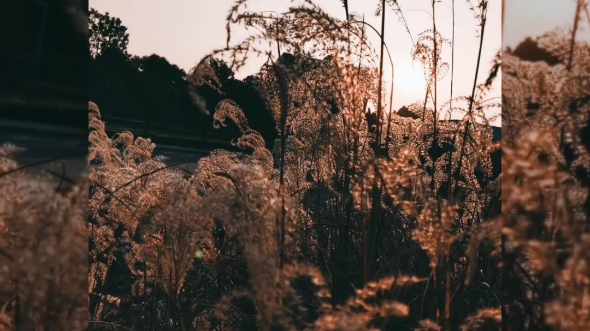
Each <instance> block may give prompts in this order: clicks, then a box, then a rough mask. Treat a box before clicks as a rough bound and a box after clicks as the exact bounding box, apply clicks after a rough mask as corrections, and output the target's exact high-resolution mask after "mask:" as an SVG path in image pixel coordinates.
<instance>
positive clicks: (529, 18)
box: [504, 0, 590, 48]
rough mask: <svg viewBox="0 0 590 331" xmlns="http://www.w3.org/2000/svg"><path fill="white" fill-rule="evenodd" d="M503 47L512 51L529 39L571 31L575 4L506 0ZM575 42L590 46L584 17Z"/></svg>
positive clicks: (572, 1) (572, 0) (571, 0)
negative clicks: (545, 34)
mask: <svg viewBox="0 0 590 331" xmlns="http://www.w3.org/2000/svg"><path fill="white" fill-rule="evenodd" d="M505 10H506V17H505V18H504V20H505V21H504V47H507V46H510V47H513V48H514V46H516V45H518V43H519V42H521V41H522V40H524V39H525V38H526V37H533V38H534V37H538V36H541V35H542V34H544V33H546V32H549V31H551V30H553V29H555V28H565V29H571V27H572V25H573V20H574V15H575V13H576V0H559V1H558V0H506V9H505ZM581 22H582V24H580V30H578V34H577V36H576V38H577V39H578V40H584V41H587V42H590V27H589V26H588V21H587V20H586V17H585V14H582V20H581Z"/></svg>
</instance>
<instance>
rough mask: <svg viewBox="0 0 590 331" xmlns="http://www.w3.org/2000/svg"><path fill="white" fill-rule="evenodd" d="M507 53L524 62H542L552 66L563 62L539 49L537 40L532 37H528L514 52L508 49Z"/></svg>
mask: <svg viewBox="0 0 590 331" xmlns="http://www.w3.org/2000/svg"><path fill="white" fill-rule="evenodd" d="M507 51H508V52H509V53H511V54H512V55H514V56H516V57H518V58H519V59H521V60H523V61H531V62H539V61H542V62H546V63H547V64H549V65H550V66H553V65H556V64H559V63H560V62H561V61H560V60H559V59H558V58H557V57H556V56H554V55H553V54H551V53H549V52H548V51H547V50H545V49H543V48H541V47H539V43H538V42H537V40H534V39H533V38H531V37H527V38H526V39H525V40H523V41H521V42H520V43H519V44H518V45H517V46H516V47H515V48H514V50H511V49H508V50H507Z"/></svg>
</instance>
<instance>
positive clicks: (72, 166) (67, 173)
mask: <svg viewBox="0 0 590 331" xmlns="http://www.w3.org/2000/svg"><path fill="white" fill-rule="evenodd" d="M4 143H12V144H14V145H16V146H18V147H21V148H24V149H25V151H23V152H21V153H18V154H17V155H15V159H16V160H17V161H19V163H20V164H22V165H30V168H31V169H33V170H45V171H50V172H53V173H56V174H59V175H60V176H63V177H65V178H68V179H70V180H73V181H75V180H76V179H78V178H80V177H83V176H86V174H87V161H86V155H87V154H88V143H87V142H86V141H85V139H84V140H82V139H76V138H73V137H71V136H70V137H66V136H64V137H58V136H56V135H36V134H32V133H24V132H23V133H14V132H2V130H1V129H0V145H2V144H4ZM208 154H209V151H206V150H197V149H186V148H176V147H172V146H163V145H161V146H156V149H155V151H154V155H155V156H157V155H160V156H164V157H166V158H168V159H167V160H166V161H165V163H166V164H169V165H170V164H176V163H181V162H183V163H182V164H179V165H176V166H175V167H177V168H181V169H184V170H188V171H191V172H193V171H194V169H195V168H196V167H197V164H198V162H199V159H201V158H202V157H204V156H207V155H208Z"/></svg>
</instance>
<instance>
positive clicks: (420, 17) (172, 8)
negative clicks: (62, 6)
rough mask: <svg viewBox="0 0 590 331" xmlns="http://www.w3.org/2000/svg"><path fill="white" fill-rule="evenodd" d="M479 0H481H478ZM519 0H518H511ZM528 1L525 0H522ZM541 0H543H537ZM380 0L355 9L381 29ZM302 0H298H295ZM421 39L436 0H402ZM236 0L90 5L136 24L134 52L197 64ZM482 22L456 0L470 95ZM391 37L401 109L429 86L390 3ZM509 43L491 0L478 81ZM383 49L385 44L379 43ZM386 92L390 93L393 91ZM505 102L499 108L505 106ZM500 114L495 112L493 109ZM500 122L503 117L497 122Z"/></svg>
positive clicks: (269, 0) (267, 7) (444, 27)
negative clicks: (378, 12) (480, 23)
mask: <svg viewBox="0 0 590 331" xmlns="http://www.w3.org/2000/svg"><path fill="white" fill-rule="evenodd" d="M451 1H452V0H442V1H441V2H439V3H437V5H436V18H437V21H436V24H437V30H438V31H439V32H440V33H441V34H442V36H443V37H445V38H447V39H449V40H451V37H452V9H451V8H452V7H451ZM471 1H472V2H475V0H471ZM512 1H514V2H516V0H510V1H508V2H512ZM519 1H523V0H519ZM531 1H540V0H529V2H531ZM568 1H569V0H568ZM378 2H379V1H378V0H350V1H349V3H350V4H349V6H350V12H351V13H356V14H360V15H363V14H364V16H365V20H366V21H367V22H368V23H370V24H371V25H373V26H374V27H375V28H377V29H380V26H381V19H380V17H377V16H375V10H376V8H377V4H378ZM294 3H295V4H297V3H298V2H297V1H294ZM398 3H399V5H400V7H401V9H402V12H403V15H404V17H405V19H406V22H407V24H408V27H409V30H410V33H411V35H412V38H413V40H414V41H415V40H417V36H418V34H420V33H421V32H423V31H425V30H428V29H431V28H432V16H431V13H432V8H431V1H430V0H398ZM232 4H233V1H231V0H166V1H162V0H91V1H90V6H91V7H92V8H95V9H96V10H98V11H99V12H109V13H110V15H111V16H115V17H118V18H120V19H121V20H122V22H123V25H125V26H127V27H128V32H129V35H130V37H129V47H128V51H129V53H131V54H134V55H151V54H154V53H155V54H158V55H160V56H163V57H166V58H167V59H168V60H169V61H170V62H171V63H174V64H176V65H178V66H179V67H180V68H182V69H184V70H185V71H187V72H188V71H189V70H190V69H191V68H192V67H193V66H194V65H195V64H196V63H198V62H199V60H200V59H201V58H203V57H204V56H205V55H207V54H208V53H209V52H211V51H212V50H214V49H216V48H221V47H224V46H225V41H226V30H225V24H226V21H225V17H226V15H227V13H228V11H229V9H230V7H231V6H232ZM316 4H318V5H319V6H320V7H321V8H322V9H323V10H325V11H326V12H328V13H329V14H331V15H333V16H335V17H337V18H340V19H344V18H345V11H344V8H343V7H342V3H341V2H340V1H339V0H316ZM290 5H292V2H291V1H289V0H251V1H250V2H249V5H248V11H249V12H254V11H276V12H284V11H286V10H287V8H288V7H289V6H290ZM477 24H478V22H477V20H476V19H475V17H474V15H473V12H472V11H470V10H469V7H468V5H467V1H466V0H456V1H455V62H454V63H455V65H454V81H453V84H454V85H453V96H454V97H457V96H461V95H465V96H466V95H470V94H471V90H472V88H473V80H474V74H475V69H476V64H477V54H478V47H479V39H478V37H477V35H478V25H477ZM385 26H386V28H385V36H386V37H385V42H386V44H387V45H388V47H389V50H390V52H391V55H392V58H393V62H394V68H395V70H394V86H395V88H394V96H393V109H394V110H397V109H399V108H401V107H402V106H405V105H409V104H411V103H413V102H417V101H421V100H422V101H423V100H424V94H425V82H424V73H423V71H422V68H421V65H420V64H419V63H414V62H413V61H412V59H411V50H412V47H413V43H412V38H410V35H409V34H408V33H407V31H406V28H405V27H404V26H403V24H402V23H401V21H400V20H399V17H398V16H397V15H396V14H395V13H394V12H393V10H391V8H389V7H388V8H387V10H386V25H385ZM236 30H237V28H236ZM237 31H238V32H237V33H236V34H235V35H234V36H232V41H233V42H234V43H238V42H239V41H241V40H242V39H243V38H245V37H247V36H248V35H249V33H248V31H245V30H237ZM369 33H371V35H370V37H369V40H370V42H371V44H372V45H373V47H377V46H378V45H379V37H378V36H377V35H376V34H374V33H373V32H372V31H371V32H369ZM501 48H502V29H501V0H490V1H489V5H488V22H487V25H486V30H485V34H484V42H483V49H482V55H481V62H480V63H481V64H480V70H479V77H478V83H483V82H484V81H485V79H486V78H487V76H488V72H489V69H490V68H491V63H492V60H493V58H494V56H495V54H496V53H497V52H498V51H499V50H500V49H501ZM377 52H378V49H377ZM442 57H443V60H444V61H447V62H449V65H450V62H451V49H450V47H445V48H443V50H442ZM263 62H264V59H258V60H252V61H251V63H249V64H248V65H247V66H246V67H245V68H244V69H243V70H242V71H241V72H240V73H239V75H238V78H242V77H245V76H246V75H249V74H253V73H256V72H257V71H258V69H259V68H260V66H261V65H262V63H263ZM383 77H384V79H385V80H386V82H385V83H384V86H386V87H389V84H390V81H391V65H390V64H389V61H388V58H387V57H386V60H385V61H384V75H383ZM500 84H501V80H500V79H497V80H496V82H495V83H494V86H493V88H494V90H493V91H492V92H491V93H490V94H489V95H488V96H487V98H489V99H490V98H495V99H492V101H495V102H499V100H500V99H499V96H500V93H501V85H500ZM438 90H439V91H438V100H439V101H438V102H439V107H440V106H441V105H442V104H443V103H445V102H447V101H448V100H449V99H450V72H449V74H448V75H447V76H446V77H445V78H443V79H442V80H441V81H440V82H439V89H438ZM386 100H389V98H387V99H386ZM498 113H499V110H498V111H497V112H495V114H498ZM490 115H493V114H490ZM495 123H496V124H498V123H499V121H496V122H495Z"/></svg>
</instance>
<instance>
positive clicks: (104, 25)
mask: <svg viewBox="0 0 590 331" xmlns="http://www.w3.org/2000/svg"><path fill="white" fill-rule="evenodd" d="M88 27H89V30H90V52H91V54H92V55H94V56H96V55H97V54H100V53H102V52H104V50H105V49H107V48H110V47H116V48H118V49H120V50H121V51H123V53H127V45H128V44H129V33H128V32H127V27H126V26H124V25H123V23H122V22H121V19H119V18H117V17H111V16H110V15H109V13H108V12H106V13H104V14H103V13H100V12H98V11H97V10H96V9H94V8H91V9H90V17H89V18H88Z"/></svg>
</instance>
